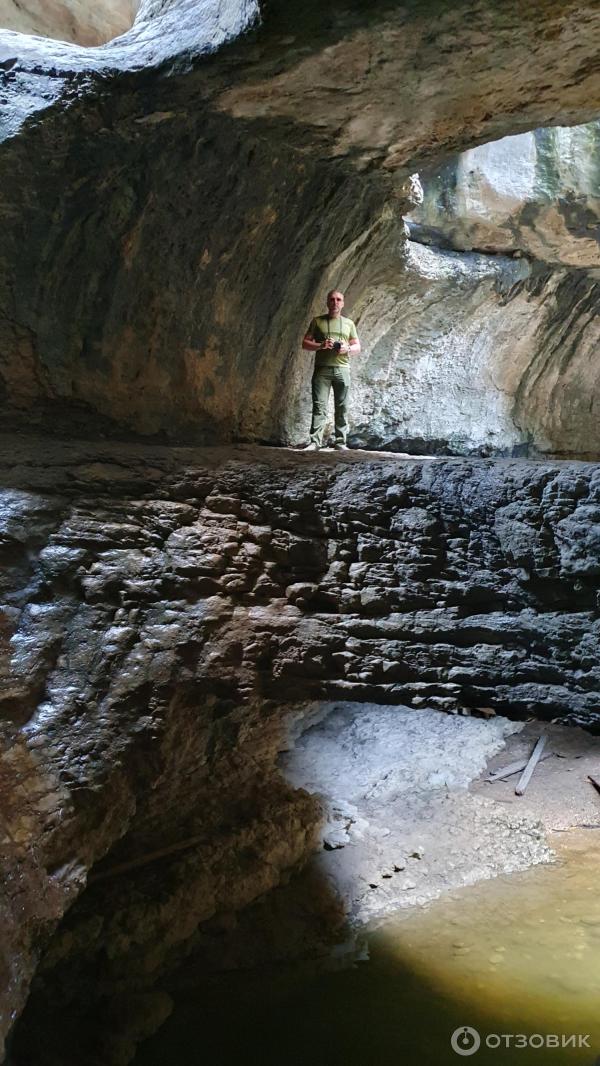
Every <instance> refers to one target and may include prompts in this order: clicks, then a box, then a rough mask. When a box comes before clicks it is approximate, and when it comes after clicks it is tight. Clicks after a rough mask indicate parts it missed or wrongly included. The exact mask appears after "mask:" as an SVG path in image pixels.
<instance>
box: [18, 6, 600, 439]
mask: <svg viewBox="0 0 600 1066" xmlns="http://www.w3.org/2000/svg"><path fill="white" fill-rule="evenodd" d="M259 15H261V17H262V21H261V22H260V24H259V23H258V17H259ZM599 33H600V16H599V14H598V11H597V9H596V6H595V4H594V3H589V4H586V5H584V6H583V7H582V5H581V4H580V3H577V4H576V3H575V0H561V2H560V3H553V4H551V5H550V6H549V5H548V3H546V2H545V0H544V2H542V0H538V3H536V4H530V5H526V6H524V5H522V4H521V3H517V0H511V2H510V3H508V5H507V4H506V3H504V4H502V5H501V6H498V5H496V4H495V3H484V2H483V0H481V2H475V3H473V2H466V0H465V2H464V3H463V4H458V5H452V6H451V7H448V6H447V5H446V6H444V7H443V8H442V9H440V8H439V7H435V12H434V13H433V12H432V10H430V9H429V8H428V7H424V6H423V5H422V4H409V5H408V6H403V7H397V6H396V5H390V4H389V3H387V2H384V0H380V2H378V3H374V4H369V5H368V7H365V6H364V5H362V6H361V5H356V4H354V3H350V2H347V3H340V4H337V5H336V7H335V10H334V11H333V12H332V13H331V14H330V15H327V17H324V15H323V11H322V5H320V4H317V3H316V2H312V0H311V3H308V4H302V5H294V4H292V5H290V4H289V3H283V0H277V2H272V3H270V4H268V5H265V6H264V9H263V10H262V11H260V12H259V8H258V5H257V4H256V3H253V2H251V0H236V2H235V3H234V2H231V3H228V4H221V3H217V2H216V0H214V2H209V0H206V2H205V3H201V4H200V3H198V2H197V0H177V2H175V0H174V2H172V3H165V4H163V3H150V2H149V3H147V4H145V5H144V7H143V8H142V9H141V11H140V14H139V17H138V19H137V20H136V24H135V26H134V27H133V28H132V29H131V30H130V31H129V32H128V33H127V34H125V35H123V36H122V37H121V38H119V40H118V41H116V42H113V43H112V44H110V45H106V46H104V47H100V48H93V49H84V48H81V47H78V46H76V45H69V44H66V43H59V42H48V41H41V40H39V39H34V38H24V37H20V36H18V35H15V34H10V33H8V32H3V33H0V62H1V64H2V67H1V70H2V84H3V93H4V98H5V99H6V105H5V107H4V110H3V114H2V131H1V133H0V136H1V137H2V138H3V140H2V148H1V150H0V187H1V189H2V194H1V199H0V213H1V218H2V232H3V242H2V251H1V254H0V309H1V317H0V403H1V405H2V414H3V424H4V425H5V426H8V425H11V424H12V425H22V424H23V423H24V422H27V423H31V422H32V421H34V422H37V424H38V425H40V426H42V427H44V428H51V429H52V430H53V431H56V430H59V431H63V432H67V433H90V434H93V433H97V432H106V433H118V434H119V435H123V434H124V433H131V434H146V435H153V434H164V435H167V436H168V437H170V438H171V439H180V440H186V439H187V440H192V441H196V442H211V441H214V440H224V439H230V438H232V437H235V438H238V439H239V438H243V439H253V440H263V441H264V440H272V441H276V440H279V441H286V440H290V439H296V440H297V439H298V437H299V436H303V435H304V434H305V433H306V429H305V428H304V427H305V426H306V418H305V390H306V387H307V380H308V378H309V377H310V358H309V357H307V356H306V354H303V353H301V352H300V350H299V348H300V340H301V337H302V332H303V330H304V328H305V326H306V324H307V322H308V321H309V320H310V317H311V316H312V314H313V313H314V312H315V311H316V310H320V307H321V301H322V296H323V293H324V292H325V291H326V290H327V288H328V287H329V286H330V285H333V284H335V285H340V286H342V287H343V288H344V289H346V291H347V295H348V306H349V308H351V309H353V310H354V311H355V312H356V311H357V310H358V312H359V314H363V313H364V314H365V316H367V318H368V308H369V305H370V304H371V305H372V306H373V310H375V308H376V307H377V306H380V304H381V301H382V300H385V294H386V292H387V291H388V290H389V287H390V286H392V288H394V287H395V290H396V291H398V285H397V280H398V277H399V274H401V273H402V270H403V262H404V260H403V256H404V253H405V241H406V237H405V232H404V226H403V223H402V217H401V216H402V211H403V210H404V209H405V208H406V206H407V198H406V192H405V181H406V178H407V176H408V175H409V174H411V173H413V172H414V171H415V169H416V166H417V163H418V165H420V166H422V165H425V164H426V163H427V162H428V161H429V162H433V161H434V160H436V159H438V158H439V157H440V156H441V155H447V153H448V152H451V151H457V150H460V149H462V148H465V147H468V146H469V145H472V144H473V142H475V141H481V140H483V139H485V138H492V137H500V136H503V135H504V134H506V133H507V132H514V131H515V129H522V128H524V127H529V126H532V125H537V126H539V125H540V124H541V123H544V122H549V121H557V120H562V121H563V122H569V121H583V120H586V119H591V118H593V117H595V115H596V111H597V107H598V101H599V100H600V90H599V89H598V85H597V78H596V74H595V71H594V65H593V61H592V60H593V58H594V56H595V53H596V38H597V35H598V34H599ZM307 90H309V91H307ZM225 218H226V220H227V221H226V224H224V219H225ZM25 238H26V239H25ZM410 285H414V286H415V287H416V289H417V291H418V290H419V287H420V286H422V279H421V280H419V279H418V278H417V279H415V280H414V282H413V281H412V280H411V281H410ZM475 288H477V286H475ZM376 289H377V290H378V292H375V290H376ZM480 297H481V291H477V292H476V293H475V294H474V303H475V307H476V308H477V307H480V306H481V299H480ZM400 298H401V296H400ZM499 317H502V316H499ZM421 326H423V327H425V322H424V320H421V322H420V323H419V328H421ZM465 326H466V328H468V324H467V323H465ZM364 327H365V328H364V329H363V327H362V323H361V330H362V334H363V339H364V342H365V348H366V349H367V350H371V349H372V347H373V346H374V345H375V344H377V343H378V342H379V336H378V335H377V331H376V330H373V333H371V329H370V327H369V322H368V321H367V320H366V321H365V323H364ZM395 345H396V346H397V340H396V339H394V338H390V341H389V346H390V348H394V346H395ZM424 347H425V346H424ZM463 347H465V348H466V349H469V341H468V339H466V340H465V341H464V343H463ZM378 358H379V356H378V355H377V356H376V358H375V363H377V360H378ZM473 361H474V366H475V367H477V366H480V365H481V363H482V358H481V354H480V353H477V354H475V355H474V356H473ZM564 363H565V359H564V352H563V351H561V352H560V355H559V356H558V362H555V363H553V367H554V368H555V369H556V370H557V373H558V376H559V377H561V376H562V372H563V367H564ZM488 372H491V371H487V370H486V372H485V373H488ZM461 373H462V374H463V377H464V371H462V372H461ZM461 380H462V377H461V376H460V375H459V377H458V379H457V380H456V381H454V382H453V384H452V388H453V390H454V392H457V391H459V389H460V384H459V382H460V381H461ZM428 381H429V377H428V375H423V373H422V367H421V368H420V369H419V368H418V367H417V368H416V376H415V381H414V388H412V393H413V399H411V405H412V406H411V405H409V408H410V409H409V410H408V411H407V412H406V415H407V418H406V421H405V424H404V425H403V426H402V425H398V426H395V427H394V426H388V422H387V421H386V420H385V419H384V422H385V425H383V424H382V426H381V427H378V430H377V434H378V436H379V437H380V438H381V439H384V438H386V439H387V438H388V437H389V436H390V434H393V436H394V437H395V438H397V439H398V440H401V439H406V438H409V437H410V438H411V439H413V440H419V439H422V440H426V439H428V440H429V444H430V446H433V444H432V440H431V438H430V434H432V433H434V432H435V433H436V434H439V437H440V439H442V438H443V439H445V440H450V438H451V437H452V433H450V431H449V430H448V428H447V426H446V425H444V424H442V423H443V421H444V420H443V419H441V420H439V424H438V420H437V419H432V420H431V424H428V420H427V418H425V417H423V419H422V424H421V425H420V426H417V425H414V422H415V412H416V407H417V406H418V405H419V403H420V405H421V408H422V409H424V407H425V404H426V402H427V401H428V400H429V396H430V395H431V390H430V387H429V384H428ZM419 382H423V392H422V393H419V388H420V387H421V386H420V384H419ZM438 384H439V387H440V388H442V387H445V386H446V384H447V378H446V377H445V376H443V375H442V376H441V377H440V378H439V381H438ZM587 385H588V381H587V379H586V380H581V379H580V378H575V377H574V378H573V381H572V382H570V383H569V389H571V388H573V389H574V390H575V391H576V393H577V397H578V398H579V399H580V404H579V406H581V407H584V406H585V400H584V397H585V399H586V400H587V392H586V389H587ZM475 391H477V390H475ZM488 395H489V394H488ZM419 396H421V399H420V400H419ZM436 402H437V401H436ZM503 403H504V400H503V399H502V396H499V397H497V398H496V401H495V402H494V403H491V404H490V407H491V409H492V411H494V412H495V411H496V410H497V408H498V407H501V406H502V404H503ZM576 406H577V405H576ZM474 407H475V408H477V403H475V404H474ZM369 417H370V416H369ZM470 417H471V416H469V418H470ZM511 417H512V416H511ZM366 418H367V414H366V408H365V416H364V417H363V416H361V417H360V418H359V426H360V432H361V433H362V432H363V431H362V424H363V423H364V422H365V421H366ZM386 418H387V416H386ZM478 419H479V414H478V413H477V412H475V413H474V414H473V421H474V422H475V424H474V426H473V432H472V434H470V435H469V433H468V431H467V428H466V426H465V423H466V421H467V419H466V417H463V419H462V424H459V425H455V426H454V427H453V436H454V437H455V438H456V439H458V440H464V441H465V442H466V443H465V445H464V448H463V449H462V450H467V451H468V450H469V449H471V450H473V449H476V448H478V447H480V446H485V447H488V446H491V445H490V442H492V444H493V441H494V440H496V441H498V442H499V450H503V449H508V450H510V449H511V448H513V447H519V446H520V444H521V442H522V440H523V439H524V438H525V439H529V436H528V435H529V433H530V432H533V431H531V430H530V427H529V425H528V424H525V422H524V421H522V420H521V419H520V417H519V418H518V419H517V418H515V419H514V421H515V422H516V426H515V428H511V426H510V424H509V423H508V419H507V420H505V421H504V422H502V424H501V425H499V422H498V418H497V416H496V414H495V413H494V417H493V418H492V420H491V424H490V426H489V427H487V428H486V429H482V427H481V426H480V425H477V420H478ZM301 427H302V428H301ZM386 427H387V428H386ZM594 427H595V422H594V420H593V419H589V420H588V421H586V423H585V424H584V425H583V426H581V436H582V437H584V438H585V439H586V441H587V442H588V448H587V449H586V451H590V452H593V453H594V454H597V453H598V450H599V448H600V444H599V442H598V437H597V429H596V428H594ZM380 429H381V432H379V430H380ZM545 429H546V427H543V431H542V430H540V433H539V434H538V438H539V439H537V438H536V442H535V443H536V445H538V444H539V446H540V447H542V448H545V447H546V440H548V441H549V447H550V448H551V450H553V451H563V450H566V445H567V437H568V433H567V431H566V429H564V428H563V427H562V426H561V424H560V419H558V428H557V432H556V433H555V434H554V436H553V437H552V438H550V437H545V436H544V433H545ZM388 430H389V431H388ZM534 435H535V434H534ZM482 442H483V445H482ZM461 447H462V446H461ZM459 450H460V449H459Z"/></svg>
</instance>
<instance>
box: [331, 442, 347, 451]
mask: <svg viewBox="0 0 600 1066" xmlns="http://www.w3.org/2000/svg"><path fill="white" fill-rule="evenodd" d="M333 447H334V448H335V450H336V452H349V451H350V449H349V447H348V445H347V444H342V443H341V442H340V443H339V444H334V446H333Z"/></svg>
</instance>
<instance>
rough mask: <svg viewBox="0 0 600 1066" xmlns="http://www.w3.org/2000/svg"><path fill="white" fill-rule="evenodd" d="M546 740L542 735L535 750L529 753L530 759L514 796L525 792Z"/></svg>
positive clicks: (544, 735)
mask: <svg viewBox="0 0 600 1066" xmlns="http://www.w3.org/2000/svg"><path fill="white" fill-rule="evenodd" d="M546 739H547V738H546V734H545V733H542V735H541V737H540V739H539V740H538V742H537V744H536V746H535V748H534V749H533V751H532V753H531V758H530V760H529V762H528V763H527V766H526V767H525V769H524V770H523V773H522V774H521V776H520V778H519V783H518V785H517V787H516V789H515V796H522V795H523V793H524V792H525V789H526V788H527V785H528V784H529V782H530V781H531V777H532V774H533V771H534V770H535V768H536V766H537V764H538V762H539V761H540V758H541V755H542V752H543V750H544V748H545V746H546Z"/></svg>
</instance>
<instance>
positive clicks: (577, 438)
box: [353, 123, 600, 458]
mask: <svg viewBox="0 0 600 1066" xmlns="http://www.w3.org/2000/svg"><path fill="white" fill-rule="evenodd" d="M599 173H600V155H599V152H598V124H597V123H591V124H589V125H586V126H580V127H574V128H571V129H564V128H556V129H542V130H535V131H533V132H531V133H526V134H520V135H519V136H516V137H507V138H503V139H502V140H500V141H497V142H493V143H491V144H487V145H483V146H480V147H477V148H473V149H470V150H469V151H467V152H464V153H461V154H460V155H459V156H457V157H455V158H454V159H452V160H449V161H447V162H445V163H444V164H443V166H441V167H437V168H433V169H427V168H426V169H425V170H424V171H423V172H422V174H421V181H422V194H421V197H420V198H419V199H420V200H421V201H422V202H418V201H417V203H416V205H415V206H413V208H412V209H411V211H410V212H409V213H408V214H407V216H406V218H407V225H408V240H407V243H406V246H405V250H404V254H402V255H399V256H398V259H397V263H398V265H397V271H396V276H395V277H394V278H390V279H389V280H388V281H387V282H386V284H384V285H381V284H376V285H375V286H374V287H373V288H372V290H370V291H368V290H367V291H365V292H363V294H362V297H361V305H360V322H361V333H363V334H364V335H365V336H366V337H367V338H368V343H367V354H366V356H362V357H359V358H358V359H356V360H355V375H354V376H355V387H354V397H353V401H354V402H353V441H354V443H355V444H357V445H360V446H363V447H377V448H384V449H394V450H401V451H402V450H408V451H411V452H417V453H419V452H430V451H433V452H437V453H438V454H439V453H449V454H473V453H475V454H506V455H511V454H513V455H519V454H534V455H535V454H543V453H551V454H554V455H561V454H562V455H574V456H577V457H581V458H584V457H590V458H593V457H595V456H596V454H597V432H598V419H597V410H596V398H595V397H596V390H597V383H598V373H597V367H596V359H595V357H594V352H595V350H596V348H597V345H598V340H599V330H598V325H597V322H598V316H597V310H598V298H599V289H598V280H599V274H598V268H599V266H600V253H599V245H598V227H599V225H600V223H599V218H600V200H599V199H598V190H599V185H598V174H599Z"/></svg>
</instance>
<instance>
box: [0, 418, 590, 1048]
mask: <svg viewBox="0 0 600 1066" xmlns="http://www.w3.org/2000/svg"><path fill="white" fill-rule="evenodd" d="M1 462H2V468H1V476H2V484H3V486H4V488H3V491H2V495H1V512H0V513H1V516H2V526H1V533H2V539H1V542H0V543H1V550H2V559H3V567H2V602H3V605H4V606H3V608H2V614H1V629H0V637H1V641H2V644H1V648H2V659H1V661H0V675H1V678H2V686H1V694H2V705H1V706H2V754H1V758H0V766H1V771H2V779H1V780H2V794H3V796H4V797H5V801H6V811H7V814H6V825H5V827H4V830H3V832H4V840H3V847H4V857H3V864H4V866H3V873H4V879H5V881H6V884H7V885H8V893H7V894H6V895H5V897H4V898H3V902H2V907H3V914H2V927H3V931H4V933H3V945H2V946H3V952H4V958H3V962H2V971H3V974H4V984H3V993H2V994H3V1006H4V1009H5V1013H4V1018H5V1021H4V1023H3V1024H4V1027H5V1031H6V1029H8V1027H9V1025H10V1022H11V1020H12V1018H13V1017H14V1016H15V1012H17V1011H18V1010H19V1009H20V1008H21V1006H22V1004H23V1002H24V999H25V996H26V992H27V988H28V985H29V982H30V980H31V977H32V975H33V972H34V970H35V968H36V966H37V964H38V961H39V959H40V955H41V953H42V950H43V947H44V945H46V944H48V943H50V938H51V934H52V932H53V930H54V929H55V928H56V925H57V922H58V920H59V918H60V916H61V914H63V913H64V912H65V910H67V908H69V906H70V905H71V904H72V903H73V901H74V900H75V898H76V897H77V896H78V895H81V893H82V890H83V888H84V886H85V884H86V879H87V878H88V877H89V876H90V875H91V877H90V879H91V881H92V884H91V885H90V888H89V890H86V892H85V893H84V894H83V895H82V896H81V902H80V903H78V904H77V909H76V910H75V911H73V917H72V920H71V924H69V922H67V925H66V927H65V928H64V929H63V931H62V932H61V933H60V934H59V936H58V937H57V938H56V939H55V940H54V941H53V942H52V943H51V946H50V951H49V953H48V954H47V956H46V958H45V960H44V962H43V965H42V970H41V972H40V976H39V981H41V982H42V987H43V988H44V990H45V996H46V1001H47V1002H48V1003H50V1005H51V1009H52V1010H54V1009H56V1010H58V1009H59V1007H60V1006H61V1004H62V1006H63V1007H64V1005H65V1003H70V1007H69V1010H70V1011H71V1014H73V1013H74V1014H75V1015H77V1013H78V1011H79V1010H80V1007H81V1004H80V1003H79V1001H78V1000H77V990H78V989H81V990H83V992H82V994H83V998H84V999H85V997H86V996H87V997H88V1008H89V997H92V996H98V997H100V1000H104V1003H105V1006H106V1004H107V1003H109V1004H110V1003H112V1002H113V1001H112V1000H111V999H110V997H111V996H114V995H117V996H119V997H124V996H125V994H127V995H130V994H132V993H133V992H136V990H137V992H138V993H139V994H140V995H142V993H143V991H144V990H145V989H147V988H148V983H149V981H151V980H152V979H153V978H152V975H154V976H156V975H157V974H158V973H159V972H160V971H161V968H164V967H165V966H168V965H169V960H171V961H174V960H176V959H179V958H181V956H182V953H185V951H186V950H187V947H188V946H189V944H193V939H194V935H195V930H196V928H197V927H198V925H199V923H203V922H206V921H213V920H214V921H224V920H226V916H227V914H231V913H234V912H235V911H237V910H238V909H241V908H242V907H244V906H245V905H246V904H247V903H248V902H250V901H251V900H254V899H256V898H258V897H259V896H260V895H261V894H263V893H264V892H266V891H268V890H269V889H270V888H271V887H273V886H274V885H276V884H277V883H278V882H279V881H280V879H281V878H282V877H284V875H285V871H286V870H291V869H293V868H294V867H296V866H298V864H300V863H302V862H303V861H304V860H305V859H306V857H307V856H308V855H309V854H310V851H311V848H312V847H313V846H314V839H315V833H316V830H317V828H318V822H319V808H318V804H317V803H316V801H315V799H314V797H311V796H308V795H307V794H306V793H303V792H297V791H295V790H294V789H293V788H292V787H291V786H290V785H289V784H288V783H287V782H286V781H285V779H284V778H282V777H281V775H280V774H279V772H278V771H277V768H276V758H277V753H278V752H279V751H280V750H282V749H284V748H286V747H287V746H288V744H287V735H288V731H291V732H292V733H293V729H294V714H295V710H294V708H295V707H297V706H299V705H300V704H301V705H302V706H304V705H305V704H306V702H307V701H310V700H313V699H321V700H322V699H324V700H332V699H334V700H335V699H342V700H352V701H355V702H356V701H370V702H374V703H385V704H388V705H389V704H402V705H409V706H413V707H420V706H428V707H433V708H438V709H440V710H448V711H457V710H462V709H467V710H474V709H476V708H479V707H483V708H486V709H490V708H491V709H495V710H497V711H499V712H509V713H512V714H517V715H519V714H520V715H529V714H536V715H538V716H539V717H542V718H554V717H562V718H568V719H570V720H572V721H577V722H583V723H587V724H593V723H595V722H596V721H597V692H598V688H599V685H600V676H599V668H598V662H599V654H598V652H599V649H598V641H599V628H598V627H599V622H598V616H597V615H598V594H599V591H600V563H599V562H598V559H599V552H598V543H599V536H600V534H599V530H600V503H599V499H600V475H599V471H598V469H597V468H596V467H594V466H589V465H586V464H577V463H563V464H561V463H557V464H554V465H552V464H548V463H537V464H535V463H527V462H519V463H516V462H494V461H489V460H488V461H483V460H480V461H478V462H473V461H470V462H465V461H463V460H431V461H429V460H420V461H410V460H401V459H395V460H394V459H389V458H388V459H382V458H381V457H373V456H368V455H362V456H354V455H352V454H351V453H350V454H349V455H348V456H343V457H342V458H337V457H336V456H334V455H331V456H330V457H326V456H322V457H321V456H317V457H314V456H312V457H311V456H302V455H293V454H291V453H282V452H280V451H275V450H266V449H256V448H246V449H244V448H239V449H237V450H235V449H230V450H219V449H212V450H210V449H209V450H206V451H204V452H202V451H194V450H190V449H167V448H158V447H154V448H151V449H149V448H143V447H141V446H139V445H138V446H131V447H129V448H126V447H124V446H119V445H109V444H104V445H102V446H101V447H100V448H98V447H96V448H94V447H93V446H91V445H90V446H74V445H73V444H72V443H69V444H66V443H65V444H62V445H55V446H54V447H52V446H49V445H48V442H47V441H39V442H37V443H36V442H35V441H29V443H27V442H25V441H23V440H21V441H19V440H15V439H9V440H6V441H5V443H4V448H3V452H2V458H1ZM153 857H154V858H160V859H161V865H160V875H159V876H158V875H157V874H156V867H155V865H153V861H152V860H153ZM92 972H93V973H94V982H95V983H94V984H93V985H92V984H91V983H90V977H89V975H90V974H91V973H92ZM86 974H87V975H88V976H86ZM94 989H95V991H94ZM136 994H137V993H136ZM48 997H49V998H48ZM53 997H54V998H53ZM142 999H143V996H142ZM52 1004H54V1006H52ZM78 1004H79V1005H78ZM103 1009H104V1008H103ZM107 1009H108V1007H107ZM112 1009H113V1008H112V1006H111V1007H110V1010H109V1013H108V1015H105V1014H102V1015H101V1017H102V1019H103V1023H104V1028H105V1031H107V1032H109V1034H110V1033H112V1030H113V1027H114V1026H115V1025H116V1020H115V1017H113V1015H112V1014H111V1013H110V1012H111V1011H112ZM41 1031H43V1030H41ZM60 1031H61V1032H62V1030H60ZM60 1054H61V1055H62V1058H61V1059H60V1061H61V1063H63V1064H66V1062H67V1061H68V1060H67V1059H66V1058H65V1055H66V1052H65V1047H64V1046H63V1044H61V1048H60ZM78 1054H79V1052H78ZM107 1054H108V1052H107ZM79 1061H80V1059H79Z"/></svg>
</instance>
